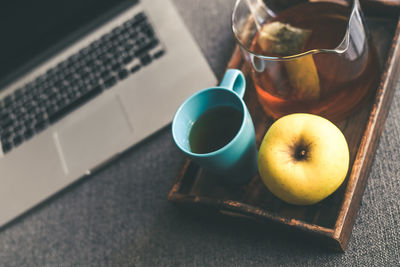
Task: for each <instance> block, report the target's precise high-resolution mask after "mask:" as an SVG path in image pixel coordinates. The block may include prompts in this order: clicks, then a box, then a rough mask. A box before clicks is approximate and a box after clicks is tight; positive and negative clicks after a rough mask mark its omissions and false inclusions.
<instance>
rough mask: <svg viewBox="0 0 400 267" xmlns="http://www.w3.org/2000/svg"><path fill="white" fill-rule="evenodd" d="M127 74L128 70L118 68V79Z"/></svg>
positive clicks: (123, 77)
mask: <svg viewBox="0 0 400 267" xmlns="http://www.w3.org/2000/svg"><path fill="white" fill-rule="evenodd" d="M128 75H129V72H128V71H127V70H126V69H122V70H120V71H119V72H118V78H119V79H120V80H123V79H125V78H126V77H128Z"/></svg>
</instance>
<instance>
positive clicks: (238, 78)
mask: <svg viewBox="0 0 400 267" xmlns="http://www.w3.org/2000/svg"><path fill="white" fill-rule="evenodd" d="M219 86H220V87H223V88H226V89H229V90H232V91H234V92H235V93H236V94H238V95H239V96H240V98H243V96H244V92H245V90H246V79H245V78H244V75H243V73H242V72H241V71H240V70H237V69H228V70H227V71H226V72H225V75H224V77H223V78H222V81H221V84H220V85H219Z"/></svg>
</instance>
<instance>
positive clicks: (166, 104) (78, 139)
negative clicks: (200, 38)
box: [0, 0, 216, 226]
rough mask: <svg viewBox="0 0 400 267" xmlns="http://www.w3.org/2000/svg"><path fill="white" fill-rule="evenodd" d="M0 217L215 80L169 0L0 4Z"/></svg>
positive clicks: (83, 171)
mask: <svg viewBox="0 0 400 267" xmlns="http://www.w3.org/2000/svg"><path fill="white" fill-rule="evenodd" d="M0 5H1V7H0V32H1V33H2V38H1V39H2V41H1V44H0V88H1V91H0V141H1V145H0V226H4V225H5V224H6V223H8V222H10V221H11V220H12V219H14V218H16V217H17V216H19V215H21V214H22V213H24V212H25V211H27V210H28V209H30V208H31V207H33V206H35V205H37V204H38V203H40V202H42V201H43V200H45V199H46V198H48V197H49V196H51V195H53V194H54V193H56V192H58V191H59V190H61V189H63V188H65V187H66V186H68V185H70V184H71V183H73V182H74V181H76V180H77V179H79V178H81V177H83V176H85V175H89V174H90V173H91V172H93V171H94V170H96V169H97V168H99V167H100V166H102V165H104V164H105V163H107V162H109V161H110V160H111V159H113V158H114V157H116V156H118V155H119V154H120V153H122V152H123V151H125V150H126V149H128V148H130V147H132V146H133V145H134V144H136V143H138V142H139V141H141V140H143V139H144V138H146V137H148V136H149V135H151V134H152V133H154V132H156V131H157V130H159V129H160V128H162V127H164V126H166V125H168V124H169V123H170V122H171V120H172V117H173V114H174V113H175V111H176V110H177V108H178V106H179V105H180V103H181V102H182V101H183V100H184V99H185V98H187V97H188V96H189V95H191V94H192V93H194V92H195V91H197V90H199V89H201V88H203V87H209V86H211V85H214V84H215V83H216V79H215V76H214V74H213V72H212V71H211V69H210V67H209V66H208V64H207V62H206V60H205V58H204V57H203V55H202V54H201V52H200V50H199V48H198V46H197V45H196V43H195V42H194V40H193V38H192V37H191V36H190V34H189V32H188V30H187V29H186V28H185V26H184V24H183V22H182V20H181V18H180V16H179V14H178V12H177V11H176V10H175V8H174V6H173V4H172V3H171V2H170V1H168V0H140V1H139V0H130V1H126V0H114V1H107V0H101V1H100V0H85V1H82V0H70V1H61V2H60V1H52V0H37V1H29V0H21V1H5V3H1V4H0Z"/></svg>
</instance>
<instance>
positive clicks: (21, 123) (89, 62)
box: [0, 13, 164, 153]
mask: <svg viewBox="0 0 400 267" xmlns="http://www.w3.org/2000/svg"><path fill="white" fill-rule="evenodd" d="M158 45H159V40H158V39H157V37H156V35H155V33H154V30H153V28H152V26H151V24H150V23H149V21H148V19H147V17H146V15H145V14H144V13H139V14H137V15H135V16H134V17H133V18H132V19H130V20H128V21H126V22H125V23H124V24H122V25H120V26H118V27H116V28H114V29H113V30H112V31H110V32H109V33H106V34H104V35H103V36H102V37H101V38H99V39H98V40H96V41H94V42H92V43H91V44H90V45H88V46H87V47H85V48H83V49H81V50H80V51H79V52H78V53H76V54H73V55H72V56H70V57H69V58H68V59H66V60H65V61H62V62H60V63H59V64H58V65H57V66H55V67H54V68H51V69H49V70H48V71H47V72H46V73H45V74H43V75H41V76H39V77H38V78H36V79H35V80H34V81H32V82H30V83H28V84H26V85H25V86H23V87H21V88H18V89H17V90H16V91H14V92H13V93H12V94H10V95H8V96H6V97H5V98H3V99H2V100H0V141H1V145H2V148H3V153H7V152H9V151H10V150H11V149H12V148H14V147H16V146H18V145H20V144H21V143H23V142H24V141H25V140H28V139H30V138H31V137H32V136H34V135H35V134H36V133H39V132H41V131H43V130H44V129H46V128H47V127H48V126H49V125H51V124H52V123H54V122H56V121H57V120H59V119H60V118H62V117H63V116H65V115H67V114H68V113H70V112H71V111H73V110H74V109H76V108H77V107H79V106H81V105H82V104H84V103H86V102H87V101H88V100H90V99H93V98H94V97H95V96H97V95H98V94H100V93H102V92H103V91H104V90H106V89H108V88H111V87H113V86H114V85H115V84H117V83H118V82H119V81H121V80H124V79H125V78H127V77H128V76H129V75H131V74H133V73H135V72H137V71H139V70H140V69H141V68H142V67H144V66H146V65H148V64H150V63H152V62H153V61H154V60H156V59H157V58H159V57H161V56H162V55H163V54H164V50H163V49H158V50H157V49H155V48H156V47H158ZM150 50H151V52H152V53H150ZM154 50H155V51H154ZM153 51H154V53H153Z"/></svg>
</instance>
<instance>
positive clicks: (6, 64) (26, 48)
mask: <svg viewBox="0 0 400 267" xmlns="http://www.w3.org/2000/svg"><path fill="white" fill-rule="evenodd" d="M122 2H126V0H112V1H110V0H68V1H66V0H64V1H57V0H35V1H32V0H3V1H1V3H0V34H1V37H0V82H1V81H2V80H3V79H4V78H5V77H6V76H8V75H10V74H11V73H13V72H14V71H15V70H16V69H18V68H20V67H22V66H23V65H24V64H26V63H27V62H29V61H30V60H32V59H33V58H34V57H35V56H37V55H39V54H41V53H42V52H44V51H46V50H48V49H49V48H50V47H52V46H53V45H55V44H57V43H58V42H59V41H60V40H61V39H63V38H64V37H66V36H68V35H70V34H71V33H73V32H74V31H76V30H78V29H79V28H80V27H82V26H84V25H87V24H88V23H89V22H91V21H93V20H95V19H98V18H100V17H101V15H102V14H104V13H105V12H108V11H109V10H112V9H113V8H114V7H116V6H119V5H120V4H121V3H122Z"/></svg>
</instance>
